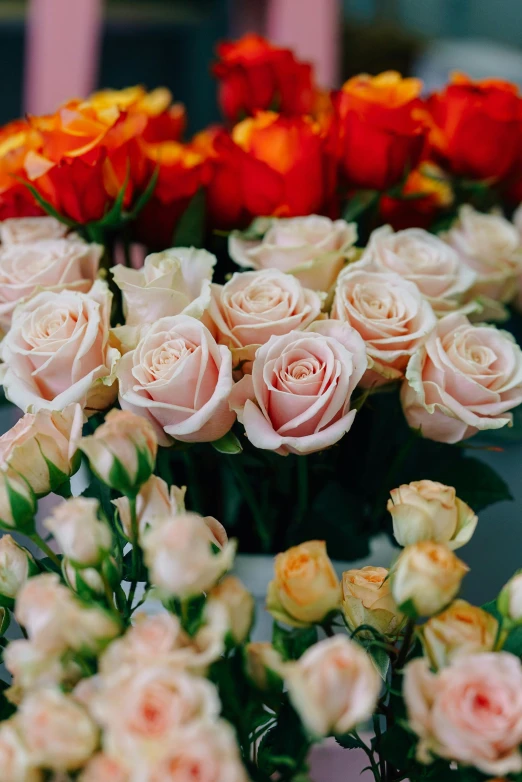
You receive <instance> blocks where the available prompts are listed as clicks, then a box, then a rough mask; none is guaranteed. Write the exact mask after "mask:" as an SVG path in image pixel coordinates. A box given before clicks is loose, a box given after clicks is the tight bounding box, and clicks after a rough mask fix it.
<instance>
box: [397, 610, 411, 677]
mask: <svg viewBox="0 0 522 782" xmlns="http://www.w3.org/2000/svg"><path fill="white" fill-rule="evenodd" d="M414 632H415V620H414V619H408V622H407V624H406V629H405V631H404V639H403V641H402V646H401V650H400V652H399V656H398V657H397V664H396V668H397V670H399V671H400V670H401V668H403V667H404V663H405V662H406V657H407V656H408V652H409V651H410V646H411V641H412V638H413V633H414Z"/></svg>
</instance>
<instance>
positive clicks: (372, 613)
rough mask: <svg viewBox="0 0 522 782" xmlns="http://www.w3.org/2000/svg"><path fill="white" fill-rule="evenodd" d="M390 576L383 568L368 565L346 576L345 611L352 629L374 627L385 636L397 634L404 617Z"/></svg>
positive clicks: (349, 572) (345, 616) (344, 588)
mask: <svg viewBox="0 0 522 782" xmlns="http://www.w3.org/2000/svg"><path fill="white" fill-rule="evenodd" d="M387 577H388V571H387V570H386V568H383V567H371V566H367V567H363V568H360V569H353V570H346V571H345V572H344V573H343V579H342V582H341V585H342V593H343V602H342V609H343V614H344V618H345V619H346V622H347V624H348V627H349V628H350V630H352V631H353V630H356V629H357V627H360V625H371V626H372V627H374V628H375V629H376V630H378V631H379V632H380V633H382V634H383V635H394V634H396V633H397V631H398V629H399V627H400V625H401V623H402V619H403V617H402V616H401V613H400V611H399V609H398V608H397V606H396V604H395V600H394V599H393V597H392V594H391V590H390V582H389V580H388V578H387ZM361 635H362V633H361Z"/></svg>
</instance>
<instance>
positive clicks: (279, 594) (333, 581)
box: [266, 540, 341, 627]
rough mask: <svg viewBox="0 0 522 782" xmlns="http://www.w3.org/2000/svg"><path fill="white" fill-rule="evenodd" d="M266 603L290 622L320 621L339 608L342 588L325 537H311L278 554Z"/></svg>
mask: <svg viewBox="0 0 522 782" xmlns="http://www.w3.org/2000/svg"><path fill="white" fill-rule="evenodd" d="M274 576H275V577H274V580H273V581H271V582H270V583H269V585H268V591H267V596H266V607H267V610H268V611H270V613H271V614H272V616H273V617H274V619H277V620H278V621H280V622H285V623H286V624H289V625H294V626H296V627H301V626H303V625H308V624H314V623H319V622H321V621H322V620H323V619H325V618H326V617H327V616H328V614H329V613H330V612H331V611H335V609H336V608H339V606H340V602H341V588H340V586H339V579H338V578H337V574H336V572H335V570H334V569H333V565H332V563H331V561H330V558H329V557H328V554H327V553H326V544H325V542H324V540H309V541H308V542H307V543H301V544H300V545H299V546H293V547H292V548H289V549H288V551H285V552H283V553H282V554H278V555H277V557H276V558H275V562H274Z"/></svg>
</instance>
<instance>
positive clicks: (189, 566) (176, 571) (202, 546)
mask: <svg viewBox="0 0 522 782" xmlns="http://www.w3.org/2000/svg"><path fill="white" fill-rule="evenodd" d="M142 547H143V551H144V555H145V562H146V564H147V566H148V568H149V570H150V576H151V580H152V582H153V583H154V584H155V586H157V587H158V589H159V590H160V592H162V593H163V594H165V595H168V596H175V597H179V598H181V599H183V598H186V597H192V596H194V595H197V594H199V593H201V592H206V591H207V590H208V589H210V588H211V587H213V586H214V584H215V583H216V582H217V580H218V579H219V578H220V576H222V575H223V573H224V572H225V571H227V570H229V568H230V567H231V566H232V562H233V560H234V552H235V545H234V543H232V542H228V543H226V544H225V545H224V546H223V548H222V549H221V550H218V551H217V552H216V551H214V550H213V549H214V548H216V543H215V538H214V536H213V534H212V532H211V530H210V529H209V527H208V526H207V524H206V522H205V519H204V518H203V517H202V516H198V515H197V514H196V513H184V514H180V515H178V516H174V517H171V518H170V519H168V520H167V521H165V522H164V523H162V524H159V525H158V526H156V527H153V528H152V529H148V530H147V531H146V532H145V534H144V535H143V538H142Z"/></svg>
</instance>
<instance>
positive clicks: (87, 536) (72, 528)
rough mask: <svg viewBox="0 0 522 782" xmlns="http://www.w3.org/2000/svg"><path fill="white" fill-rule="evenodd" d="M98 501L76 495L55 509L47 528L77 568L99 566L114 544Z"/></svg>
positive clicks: (47, 521)
mask: <svg viewBox="0 0 522 782" xmlns="http://www.w3.org/2000/svg"><path fill="white" fill-rule="evenodd" d="M98 509H99V504H98V501H97V500H95V499H92V498H90V497H73V498H72V499H70V500H67V501H66V502H61V503H59V504H58V505H56V507H55V508H54V509H53V513H52V515H51V516H49V518H47V519H45V521H44V527H45V528H46V529H48V530H49V532H51V533H52V535H53V536H54V539H55V540H56V541H57V543H58V545H59V546H60V548H61V550H62V551H63V553H64V555H65V556H66V557H67V558H68V559H69V560H70V561H71V562H72V563H73V564H74V565H76V566H77V567H89V566H91V567H92V566H93V565H98V564H99V563H100V562H101V560H102V559H103V558H104V557H105V556H106V555H107V554H108V553H109V551H110V550H111V547H112V534H111V530H110V527H109V526H108V525H107V524H106V523H105V522H103V521H100V520H99V518H98Z"/></svg>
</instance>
